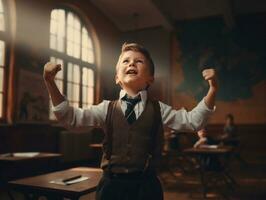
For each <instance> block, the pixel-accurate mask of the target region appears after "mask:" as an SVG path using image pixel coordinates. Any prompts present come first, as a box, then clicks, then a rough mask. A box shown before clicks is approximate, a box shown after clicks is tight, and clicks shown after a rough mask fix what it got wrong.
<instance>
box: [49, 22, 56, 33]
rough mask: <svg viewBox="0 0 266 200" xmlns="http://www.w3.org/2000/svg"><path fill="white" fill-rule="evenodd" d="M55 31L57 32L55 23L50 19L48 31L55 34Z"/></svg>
mask: <svg viewBox="0 0 266 200" xmlns="http://www.w3.org/2000/svg"><path fill="white" fill-rule="evenodd" d="M56 32H57V23H56V21H55V20H51V24H50V33H52V34H56Z"/></svg>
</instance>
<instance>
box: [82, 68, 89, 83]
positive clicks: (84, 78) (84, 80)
mask: <svg viewBox="0 0 266 200" xmlns="http://www.w3.org/2000/svg"><path fill="white" fill-rule="evenodd" d="M82 85H88V69H87V68H85V67H83V68H82Z"/></svg>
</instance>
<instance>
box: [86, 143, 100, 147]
mask: <svg viewBox="0 0 266 200" xmlns="http://www.w3.org/2000/svg"><path fill="white" fill-rule="evenodd" d="M89 147H91V148H102V147H103V144H98V143H95V144H89Z"/></svg>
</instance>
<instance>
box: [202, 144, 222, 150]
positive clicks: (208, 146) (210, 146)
mask: <svg viewBox="0 0 266 200" xmlns="http://www.w3.org/2000/svg"><path fill="white" fill-rule="evenodd" d="M218 147H219V146H218V145H207V144H203V145H200V148H207V149H217V148H218Z"/></svg>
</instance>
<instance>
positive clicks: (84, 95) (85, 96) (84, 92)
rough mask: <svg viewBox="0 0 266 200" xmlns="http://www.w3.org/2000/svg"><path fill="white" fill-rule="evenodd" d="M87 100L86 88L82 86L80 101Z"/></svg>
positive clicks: (85, 101) (84, 101)
mask: <svg viewBox="0 0 266 200" xmlns="http://www.w3.org/2000/svg"><path fill="white" fill-rule="evenodd" d="M87 100H88V88H87V87H82V103H87Z"/></svg>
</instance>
